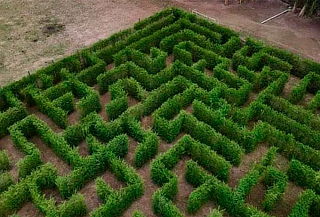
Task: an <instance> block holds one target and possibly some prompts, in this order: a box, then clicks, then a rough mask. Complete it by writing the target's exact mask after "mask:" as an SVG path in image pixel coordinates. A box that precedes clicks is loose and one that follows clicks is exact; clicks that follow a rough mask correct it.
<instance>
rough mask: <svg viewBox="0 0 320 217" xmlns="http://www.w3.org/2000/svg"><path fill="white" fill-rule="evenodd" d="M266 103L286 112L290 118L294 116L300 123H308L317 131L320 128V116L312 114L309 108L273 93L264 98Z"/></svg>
mask: <svg viewBox="0 0 320 217" xmlns="http://www.w3.org/2000/svg"><path fill="white" fill-rule="evenodd" d="M264 103H265V104H267V105H269V106H270V107H271V108H273V109H274V110H276V111H278V112H281V113H283V114H285V115H286V116H288V117H289V118H292V119H294V120H296V121H298V122H299V123H302V124H306V125H308V126H309V127H310V128H311V129H314V130H317V131H319V130H320V119H319V117H317V116H316V115H314V114H312V112H310V111H308V110H304V109H302V108H301V107H299V106H296V105H292V104H291V103H290V102H288V101H287V100H285V99H283V98H281V97H277V96H273V95H267V96H266V97H265V98H264ZM297 111H298V112H297Z"/></svg>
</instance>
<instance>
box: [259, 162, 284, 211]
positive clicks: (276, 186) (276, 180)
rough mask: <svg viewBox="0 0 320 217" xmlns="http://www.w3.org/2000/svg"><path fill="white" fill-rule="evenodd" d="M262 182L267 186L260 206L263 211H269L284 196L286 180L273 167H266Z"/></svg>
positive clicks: (281, 173) (282, 174)
mask: <svg viewBox="0 0 320 217" xmlns="http://www.w3.org/2000/svg"><path fill="white" fill-rule="evenodd" d="M263 182H264V184H265V185H266V186H267V192H266V194H265V197H264V200H263V202H262V206H263V208H264V210H266V211H270V210H272V209H273V208H274V207H275V206H276V205H277V203H278V202H279V200H280V199H281V197H282V195H283V194H284V191H285V189H286V187H287V184H288V178H287V176H286V175H285V174H284V173H283V172H281V171H279V170H277V169H275V168H273V167H268V168H267V170H266V174H265V177H264V180H263Z"/></svg>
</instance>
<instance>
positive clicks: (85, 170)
mask: <svg viewBox="0 0 320 217" xmlns="http://www.w3.org/2000/svg"><path fill="white" fill-rule="evenodd" d="M123 146H125V147H128V138H127V137H126V136H125V135H120V136H117V137H115V138H114V139H113V140H112V141H110V142H109V144H108V145H107V146H100V148H99V149H98V150H97V151H96V152H95V153H94V154H93V155H90V156H88V157H87V158H85V159H83V160H82V161H81V162H82V165H80V166H79V167H77V168H75V169H74V170H72V172H71V173H70V174H69V175H67V176H64V177H62V176H59V177H58V178H57V180H56V183H57V187H58V189H59V192H60V194H61V195H62V196H63V197H64V198H68V197H70V196H71V195H72V194H73V193H75V192H76V191H77V190H79V189H81V188H82V187H83V186H84V184H85V183H87V182H88V181H89V180H90V179H92V178H94V177H95V176H97V174H99V173H101V172H103V171H104V170H106V168H108V164H109V163H110V162H109V160H110V159H109V158H111V157H112V155H113V153H112V151H113V150H115V148H118V147H123ZM125 150H128V148H126V149H125Z"/></svg>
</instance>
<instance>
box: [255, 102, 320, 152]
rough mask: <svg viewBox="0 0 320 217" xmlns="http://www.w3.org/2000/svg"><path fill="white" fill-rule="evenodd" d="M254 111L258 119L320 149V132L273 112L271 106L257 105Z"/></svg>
mask: <svg viewBox="0 0 320 217" xmlns="http://www.w3.org/2000/svg"><path fill="white" fill-rule="evenodd" d="M253 109H254V110H255V111H256V113H255V115H256V118H257V119H259V120H262V121H266V122H268V123H269V124H271V125H273V126H275V127H276V128H278V129H280V130H282V131H284V132H286V133H288V134H292V135H293V136H294V137H295V139H296V140H298V141H299V142H301V143H303V144H305V145H308V146H310V147H312V148H314V149H317V150H319V149H320V146H319V143H320V133H319V132H317V131H315V130H313V129H311V128H309V127H308V126H306V125H304V124H301V123H299V122H297V121H295V120H293V119H291V118H289V117H287V116H286V115H284V114H282V113H279V112H277V111H275V110H273V109H272V108H270V107H269V106H267V105H264V104H262V103H258V102H257V103H255V105H254V107H253Z"/></svg>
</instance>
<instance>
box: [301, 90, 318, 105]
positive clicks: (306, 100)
mask: <svg viewBox="0 0 320 217" xmlns="http://www.w3.org/2000/svg"><path fill="white" fill-rule="evenodd" d="M313 97H314V95H313V94H312V93H309V92H307V93H306V94H305V95H304V97H303V99H302V100H301V101H300V102H299V103H298V104H299V105H301V106H304V107H306V106H308V105H309V103H310V102H311V100H312V98H313Z"/></svg>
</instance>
